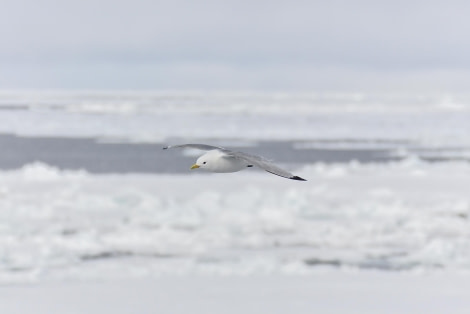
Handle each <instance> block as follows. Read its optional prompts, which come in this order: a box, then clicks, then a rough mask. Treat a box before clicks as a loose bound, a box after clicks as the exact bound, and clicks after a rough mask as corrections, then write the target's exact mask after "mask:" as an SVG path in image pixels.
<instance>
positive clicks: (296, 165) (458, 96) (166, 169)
mask: <svg viewBox="0 0 470 314" xmlns="http://www.w3.org/2000/svg"><path fill="white" fill-rule="evenodd" d="M469 9H470V8H469V4H468V3H467V2H465V1H445V2H444V1H426V2H424V1H417V0H411V1H409V0H408V1H393V2H384V1H382V2H377V1H353V2H351V1H336V0H334V1H328V2H325V1H289V2H287V1H284V2H272V1H262V0H261V1H251V2H249V3H248V2H246V3H245V2H243V1H242V2H240V1H223V2H221V1H192V2H191V1H180V0H177V1H171V2H170V1H146V0H136V1H124V0H122V1H107V0H94V1H88V0H82V1H67V2H64V1H54V0H43V1H28V0H21V1H19V0H16V1H10V0H3V1H2V10H0V39H1V44H2V49H0V147H1V148H2V149H1V154H0V284H8V283H16V282H21V283H24V282H27V283H29V282H44V281H58V282H66V281H67V280H83V281H87V280H97V279H116V278H125V279H129V278H156V277H159V276H162V275H175V274H176V275H182V276H192V275H202V274H203V275H217V276H219V275H247V276H259V275H266V274H276V275H291V274H295V275H300V276H304V275H305V276H307V275H311V274H318V273H322V274H325V273H326V274H331V273H334V274H338V273H344V272H351V271H352V272H357V273H359V274H367V273H370V272H371V271H372V272H379V273H384V272H385V273H393V274H395V273H403V272H405V273H412V274H416V273H425V274H429V273H431V274H435V273H444V274H447V273H456V272H457V273H458V274H461V273H466V272H468V271H469V270H470V244H469V243H470V241H469V240H470V220H469V219H470V218H469V214H470V194H469V193H468V191H469V190H468V186H470V176H469V174H470V167H469V160H470V137H469V134H470V93H468V88H469V87H470V86H469V84H470V59H469V56H470V43H469V41H468V40H466V39H467V37H468V34H467V33H468V29H469V28H470V22H469V19H468V14H469V13H470V12H469V11H470V10H469ZM187 142H193V143H206V144H212V145H220V146H226V147H228V148H233V149H239V150H243V151H247V152H250V153H254V154H260V155H263V156H265V157H267V158H270V159H273V160H274V161H275V162H276V163H278V164H279V165H281V166H283V167H285V168H287V169H289V170H291V171H292V172H294V173H295V174H296V175H299V176H301V177H305V178H306V179H307V180H308V181H307V182H293V181H291V180H285V179H282V178H278V177H275V176H272V175H270V174H268V173H265V172H261V171H257V170H256V169H249V170H247V171H244V172H241V173H235V174H225V175H216V174H204V173H202V172H198V171H190V170H189V167H190V165H191V164H192V163H193V162H194V160H195V158H196V157H197V156H198V152H194V151H185V150H169V151H162V147H163V146H165V145H168V144H180V143H187ZM467 291H468V290H467Z"/></svg>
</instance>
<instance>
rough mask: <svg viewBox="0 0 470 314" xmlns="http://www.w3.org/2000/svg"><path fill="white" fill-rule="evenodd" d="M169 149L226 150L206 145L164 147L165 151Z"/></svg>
mask: <svg viewBox="0 0 470 314" xmlns="http://www.w3.org/2000/svg"><path fill="white" fill-rule="evenodd" d="M169 148H195V149H200V150H214V149H220V150H224V148H222V147H218V146H212V145H206V144H182V145H170V146H165V147H163V149H169Z"/></svg>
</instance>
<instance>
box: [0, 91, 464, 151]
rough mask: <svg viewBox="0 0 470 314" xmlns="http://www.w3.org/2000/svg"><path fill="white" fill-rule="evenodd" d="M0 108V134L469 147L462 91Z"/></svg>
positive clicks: (26, 103) (72, 101)
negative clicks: (386, 142)
mask: <svg viewBox="0 0 470 314" xmlns="http://www.w3.org/2000/svg"><path fill="white" fill-rule="evenodd" d="M0 109H2V112H1V113H2V114H1V115H0V133H14V134H17V135H23V136H73V137H100V138H105V139H111V140H116V139H117V140H123V141H136V142H162V141H165V140H167V139H169V138H214V139H229V138H231V139H244V140H253V139H254V140H262V139H265V140H292V139H302V140H312V139H336V140H338V139H339V140H342V139H351V138H353V139H366V140H367V139H368V140H370V139H382V140H383V139H386V140H408V141H418V142H420V143H424V144H426V145H431V146H450V147H453V146H462V145H465V146H469V145H470V139H469V137H468V134H470V123H468V121H470V95H467V94H462V95H460V94H457V95H446V94H424V95H416V94H374V93H339V94H338V93H254V92H245V93H242V92H210V93H208V92H195V91H194V92H143V91H140V92H139V91H135V92H91V91H88V92H87V91H77V92H71V91H68V92H67V91H50V92H44V91H43V92H38V91H36V92H35V91H31V92H25V91H16V92H15V91H3V92H0ZM273 126H275V127H273Z"/></svg>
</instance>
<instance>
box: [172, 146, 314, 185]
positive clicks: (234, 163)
mask: <svg viewBox="0 0 470 314" xmlns="http://www.w3.org/2000/svg"><path fill="white" fill-rule="evenodd" d="M168 148H196V149H200V150H206V151H207V153H205V154H204V155H202V156H201V157H199V158H198V159H197V161H196V163H195V164H194V165H193V166H192V167H191V169H197V168H201V169H204V170H207V171H210V172H218V173H228V172H237V171H241V170H244V169H246V168H249V167H253V166H256V167H259V168H261V169H263V170H266V171H267V172H270V173H272V174H275V175H278V176H281V177H284V178H287V179H292V180H299V181H306V180H305V179H303V178H301V177H298V176H295V175H293V174H292V173H290V172H288V171H286V170H284V169H282V168H279V167H278V166H276V165H274V164H273V163H272V162H271V161H269V160H267V159H266V158H263V157H261V156H256V155H250V154H247V153H243V152H235V151H231V150H228V149H226V148H222V147H217V146H211V145H206V144H183V145H174V146H167V147H164V148H163V149H168Z"/></svg>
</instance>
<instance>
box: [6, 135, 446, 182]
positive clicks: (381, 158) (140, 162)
mask: <svg viewBox="0 0 470 314" xmlns="http://www.w3.org/2000/svg"><path fill="white" fill-rule="evenodd" d="M193 142H199V143H207V144H211V141H210V140H204V139H200V140H194V141H193ZM309 142H310V143H312V141H309ZM324 142H325V141H323V143H324ZM297 143H298V141H297ZM319 143H320V144H321V143H322V141H319ZM330 143H331V141H330ZM168 144H173V143H156V144H150V143H138V144H134V143H103V142H100V141H99V140H97V139H93V138H58V137H19V136H15V135H9V134H2V135H0V147H1V148H2V153H1V154H0V169H4V170H5V169H17V168H21V167H22V166H24V165H26V164H29V163H32V162H43V163H46V164H49V165H51V166H55V167H58V168H60V169H70V170H76V169H84V170H86V171H88V172H91V173H186V172H189V166H190V165H191V164H192V163H193V162H194V160H195V157H190V156H185V155H184V154H183V152H182V150H179V149H175V150H162V148H163V147H164V146H166V145H168ZM216 144H217V145H220V140H219V141H217V143H216ZM382 144H383V143H382ZM393 144H394V143H393V142H390V143H387V148H377V149H373V148H372V149H370V148H367V149H324V148H321V149H320V148H304V149H296V148H295V147H294V142H291V141H259V142H256V145H255V146H253V145H251V146H246V147H243V146H237V147H235V148H233V149H235V150H241V151H245V152H248V153H252V154H258V155H262V156H264V157H266V158H269V159H272V160H274V161H275V162H276V163H279V164H283V165H290V166H291V167H296V166H302V165H305V164H311V163H315V162H325V163H343V162H350V161H353V160H355V161H358V162H361V163H368V162H388V161H392V160H397V159H399V158H398V157H396V156H395V157H394V154H393V151H394V150H395V149H396V148H398V147H399V146H402V145H403V143H395V144H396V146H397V147H396V148H395V147H393ZM227 148H230V146H227ZM429 160H431V161H437V159H430V158H429Z"/></svg>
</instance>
